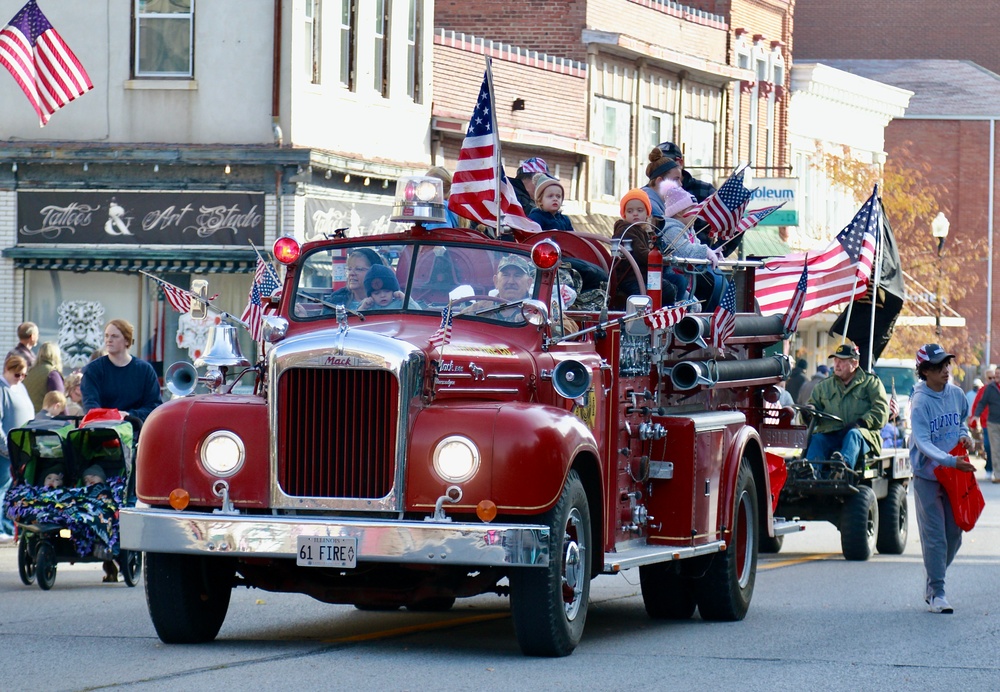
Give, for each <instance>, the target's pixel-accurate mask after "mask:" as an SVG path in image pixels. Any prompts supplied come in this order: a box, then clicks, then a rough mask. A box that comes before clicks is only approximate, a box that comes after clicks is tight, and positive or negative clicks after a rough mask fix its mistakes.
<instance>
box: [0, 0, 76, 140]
mask: <svg viewBox="0 0 1000 692" xmlns="http://www.w3.org/2000/svg"><path fill="white" fill-rule="evenodd" d="M0 65H3V66H4V67H6V68H7V70H8V71H9V72H10V73H11V75H13V77H14V81H16V82H17V85H18V86H19V87H21V91H23V92H24V95H25V96H27V97H28V101H29V102H30V103H31V107H32V108H34V109H35V112H36V113H38V119H39V121H40V123H41V126H42V127H44V126H45V124H46V123H47V122H48V121H49V118H50V117H52V114H53V113H55V112H56V111H57V110H59V109H60V108H62V107H63V106H65V105H66V104H68V103H69V102H70V101H72V100H74V99H75V98H77V97H79V96H82V95H83V94H85V93H87V92H88V91H90V90H91V89H93V88H94V85H93V83H92V82H91V81H90V77H89V76H88V75H87V71H86V70H85V69H83V65H82V64H81V63H80V61H79V60H78V59H77V57H76V55H74V54H73V51H72V50H70V48H69V46H68V45H66V42H65V41H64V40H63V39H62V36H60V35H59V32H57V31H56V30H55V29H54V28H53V26H52V25H51V24H49V20H48V19H46V17H45V15H44V14H42V11H41V10H40V9H39V8H38V3H37V2H35V0H28V2H27V3H26V4H25V5H24V7H22V8H21V10H20V11H19V12H18V13H17V14H15V15H14V18H13V19H11V20H10V22H9V23H8V24H7V26H5V27H4V28H3V29H2V30H0Z"/></svg>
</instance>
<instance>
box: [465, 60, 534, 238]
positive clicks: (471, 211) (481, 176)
mask: <svg viewBox="0 0 1000 692" xmlns="http://www.w3.org/2000/svg"><path fill="white" fill-rule="evenodd" d="M489 79H490V71H489V68H487V70H486V75H485V76H484V77H483V86H482V88H480V90H479V99H478V100H477V101H476V108H475V110H474V111H473V112H472V120H470V121H469V129H468V131H467V132H466V135H465V141H464V142H462V151H461V152H460V153H459V155H458V166H457V167H456V169H455V175H454V176H452V181H451V194H450V196H449V198H448V208H449V209H451V210H452V211H453V212H455V213H456V214H458V215H459V216H462V217H464V218H467V219H475V220H476V221H479V222H480V223H483V224H485V225H487V226H491V227H493V228H496V225H497V208H496V207H497V205H496V171H497V169H499V171H500V211H501V212H502V214H503V217H504V218H503V223H504V224H506V225H507V226H510V227H511V228H517V229H519V230H522V231H540V230H541V228H540V227H539V226H538V224H537V223H535V222H534V221H532V220H531V219H529V218H528V217H527V216H526V215H525V213H524V209H523V208H522V207H521V205H520V203H519V202H518V201H517V195H515V194H514V188H513V187H512V186H511V184H510V181H509V180H507V175H506V174H505V173H504V170H503V163H499V166H498V160H497V157H498V156H499V152H500V146H499V140H498V138H497V133H496V128H495V126H494V120H493V106H492V102H491V101H490V88H489Z"/></svg>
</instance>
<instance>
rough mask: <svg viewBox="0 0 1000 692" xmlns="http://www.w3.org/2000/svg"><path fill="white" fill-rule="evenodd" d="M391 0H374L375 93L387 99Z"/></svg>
mask: <svg viewBox="0 0 1000 692" xmlns="http://www.w3.org/2000/svg"><path fill="white" fill-rule="evenodd" d="M391 12H392V2H391V0H375V70H374V76H375V85H374V86H375V91H377V92H379V93H380V94H382V98H389V41H388V38H389V14H390V13H391Z"/></svg>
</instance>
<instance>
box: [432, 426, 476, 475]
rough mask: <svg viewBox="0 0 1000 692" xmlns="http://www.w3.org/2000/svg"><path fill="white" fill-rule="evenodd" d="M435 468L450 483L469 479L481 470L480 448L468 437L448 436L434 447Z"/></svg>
mask: <svg viewBox="0 0 1000 692" xmlns="http://www.w3.org/2000/svg"><path fill="white" fill-rule="evenodd" d="M434 470H435V471H436V472H437V475H439V476H441V478H442V479H444V480H445V481H447V482H449V483H461V482H462V481H467V480H469V479H470V478H472V477H473V476H475V475H476V471H478V470H479V448H478V447H476V445H475V443H473V442H472V440H470V439H469V438H467V437H462V436H461V435H452V436H451V437H446V438H444V439H443V440H441V441H440V442H438V444H437V447H435V448H434Z"/></svg>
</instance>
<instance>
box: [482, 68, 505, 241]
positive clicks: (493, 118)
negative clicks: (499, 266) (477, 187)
mask: <svg viewBox="0 0 1000 692" xmlns="http://www.w3.org/2000/svg"><path fill="white" fill-rule="evenodd" d="M484 57H485V58H486V88H487V90H488V91H489V93H490V103H491V104H493V107H492V108H491V109H490V132H491V134H492V136H493V142H494V150H495V152H496V155H495V156H494V157H493V187H494V194H493V201H494V202H495V203H496V205H497V228H496V235H497V237H498V238H499V237H500V233H501V231H500V227H501V225H502V223H503V210H502V209H501V208H500V195H501V192H500V186H501V181H500V169H501V168H502V167H503V164H502V163H501V162H502V161H503V155H502V152H501V150H500V132H499V130H497V100H496V99H495V98H494V95H493V60H492V59H491V58H490V56H488V55H486V56H484Z"/></svg>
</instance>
